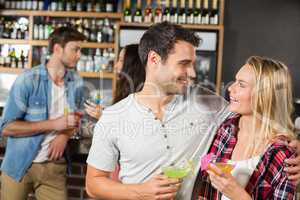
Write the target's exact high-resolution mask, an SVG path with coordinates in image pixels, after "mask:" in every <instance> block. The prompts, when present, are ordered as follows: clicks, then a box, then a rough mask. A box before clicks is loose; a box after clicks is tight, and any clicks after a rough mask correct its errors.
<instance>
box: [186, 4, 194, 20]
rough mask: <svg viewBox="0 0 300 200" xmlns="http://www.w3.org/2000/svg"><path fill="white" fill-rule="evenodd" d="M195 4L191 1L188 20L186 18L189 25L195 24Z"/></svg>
mask: <svg viewBox="0 0 300 200" xmlns="http://www.w3.org/2000/svg"><path fill="white" fill-rule="evenodd" d="M193 2H194V1H193V0H189V5H188V13H187V18H186V22H187V23H188V24H193V23H194V9H193Z"/></svg>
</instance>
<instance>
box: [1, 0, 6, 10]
mask: <svg viewBox="0 0 300 200" xmlns="http://www.w3.org/2000/svg"><path fill="white" fill-rule="evenodd" d="M0 9H5V0H0Z"/></svg>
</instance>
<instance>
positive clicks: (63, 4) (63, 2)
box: [57, 0, 65, 11]
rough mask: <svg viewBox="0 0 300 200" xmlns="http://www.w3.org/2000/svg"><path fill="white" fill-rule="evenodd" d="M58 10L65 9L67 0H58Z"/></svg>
mask: <svg viewBox="0 0 300 200" xmlns="http://www.w3.org/2000/svg"><path fill="white" fill-rule="evenodd" d="M57 10H58V11H64V10H65V0H60V1H58V2H57Z"/></svg>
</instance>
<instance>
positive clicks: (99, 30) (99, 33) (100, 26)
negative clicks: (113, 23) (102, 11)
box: [97, 19, 103, 42]
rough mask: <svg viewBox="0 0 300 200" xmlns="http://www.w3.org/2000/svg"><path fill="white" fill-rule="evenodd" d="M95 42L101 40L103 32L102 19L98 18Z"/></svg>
mask: <svg viewBox="0 0 300 200" xmlns="http://www.w3.org/2000/svg"><path fill="white" fill-rule="evenodd" d="M97 28H98V31H97V42H103V33H102V29H103V20H102V19H100V20H98V21H97Z"/></svg>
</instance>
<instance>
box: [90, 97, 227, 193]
mask: <svg viewBox="0 0 300 200" xmlns="http://www.w3.org/2000/svg"><path fill="white" fill-rule="evenodd" d="M214 109H215V108H211V107H209V106H208V105H206V104H205V103H201V104H198V103H197V104H196V103H193V102H192V101H190V100H187V99H186V98H184V97H183V96H181V95H177V96H175V97H174V98H173V99H172V101H171V102H170V103H169V104H168V105H167V106H166V110H165V112H164V118H163V120H162V121H160V120H158V119H156V118H155V115H154V114H153V112H152V111H151V110H149V109H148V108H146V107H144V106H143V105H141V104H139V103H138V102H137V101H136V99H135V96H134V94H131V95H129V96H128V97H127V98H125V99H123V100H122V101H120V102H119V103H117V104H115V105H113V106H111V107H109V108H107V109H105V110H104V112H103V115H102V117H101V119H100V120H99V122H98V123H97V125H96V127H95V130H94V137H93V142H92V146H91V149H90V153H89V156H88V159H87V163H88V164H89V165H91V166H93V167H94V168H96V169H99V170H103V171H113V170H114V168H115V166H116V164H117V162H118V161H119V163H120V172H119V178H120V180H121V181H122V182H123V183H142V182H145V181H147V180H148V179H150V178H151V177H152V176H153V175H155V174H160V173H161V168H162V167H163V166H168V165H171V164H175V165H176V164H177V163H180V162H182V161H184V160H191V159H192V160H193V161H194V164H195V167H196V168H199V166H198V163H199V162H198V161H199V160H198V158H199V157H200V155H202V154H203V153H205V152H206V151H207V150H208V148H209V144H210V142H211V140H212V138H213V136H214V134H213V133H214V131H213V130H214V126H213V125H214V124H216V123H213V122H217V120H216V117H217V116H218V115H219V114H220V112H221V113H222V111H219V110H218V112H215V110H214ZM218 119H221V118H218ZM190 176H191V177H190V178H188V179H186V180H185V181H184V183H183V185H182V187H181V192H179V194H178V198H179V199H188V198H190V195H191V193H192V189H193V188H192V186H193V184H194V180H195V178H196V173H195V174H191V175H190Z"/></svg>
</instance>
